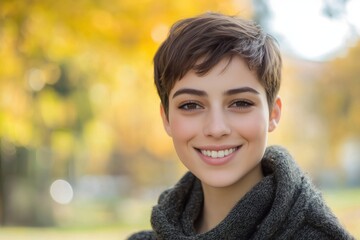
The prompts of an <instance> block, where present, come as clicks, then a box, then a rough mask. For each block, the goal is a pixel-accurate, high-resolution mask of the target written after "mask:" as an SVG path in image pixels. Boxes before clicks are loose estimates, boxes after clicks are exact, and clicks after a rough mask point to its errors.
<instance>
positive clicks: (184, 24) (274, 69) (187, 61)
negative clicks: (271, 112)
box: [154, 13, 282, 116]
mask: <svg viewBox="0 0 360 240" xmlns="http://www.w3.org/2000/svg"><path fill="white" fill-rule="evenodd" d="M233 56H240V57H242V58H243V59H244V60H245V61H246V62H247V64H248V66H249V69H250V70H252V71H255V72H256V74H257V77H258V79H259V82H260V84H261V85H262V86H263V87H264V89H265V91H266V96H267V102H268V105H269V109H271V108H272V106H273V104H274V101H275V98H276V96H277V94H278V91H279V88H280V82H281V65H282V62H281V56H280V51H279V48H278V45H277V42H276V40H275V39H274V38H273V37H272V36H270V35H269V34H266V33H265V32H264V31H263V30H262V28H261V27H260V26H259V25H257V24H256V23H255V22H253V21H249V20H244V19H241V18H238V17H235V16H227V15H223V14H218V13H205V14H202V15H199V16H196V17H193V18H187V19H183V20H180V21H178V22H176V23H175V24H174V25H173V26H172V27H171V29H170V33H169V35H168V37H167V39H166V40H165V41H164V42H163V43H162V44H161V46H160V47H159V49H158V51H157V52H156V54H155V57H154V80H155V85H156V88H157V91H158V94H159V96H160V100H161V103H162V105H163V107H164V110H165V113H166V115H167V116H168V113H169V94H170V91H171V89H172V88H173V87H174V85H175V83H176V81H179V80H181V79H182V78H183V77H184V75H185V74H186V73H187V72H188V71H190V70H194V71H195V73H196V74H198V75H199V76H202V75H205V74H206V73H208V72H209V71H210V70H211V69H212V68H213V67H214V66H215V65H216V64H217V63H219V62H220V61H221V60H222V59H223V58H224V57H229V61H231V59H232V57H233Z"/></svg>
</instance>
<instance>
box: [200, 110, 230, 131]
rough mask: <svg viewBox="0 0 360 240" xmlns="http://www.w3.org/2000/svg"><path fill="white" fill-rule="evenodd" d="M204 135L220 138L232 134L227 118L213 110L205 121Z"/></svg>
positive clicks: (219, 111) (222, 113)
mask: <svg viewBox="0 0 360 240" xmlns="http://www.w3.org/2000/svg"><path fill="white" fill-rule="evenodd" d="M203 131H204V134H205V136H211V137H214V138H220V137H223V136H225V135H228V134H230V133H231V127H230V125H229V122H228V119H227V116H226V115H225V113H224V112H223V111H222V110H221V109H219V110H212V111H209V113H208V114H207V115H206V119H205V120H204V130H203Z"/></svg>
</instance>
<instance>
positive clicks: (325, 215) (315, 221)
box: [302, 200, 355, 240]
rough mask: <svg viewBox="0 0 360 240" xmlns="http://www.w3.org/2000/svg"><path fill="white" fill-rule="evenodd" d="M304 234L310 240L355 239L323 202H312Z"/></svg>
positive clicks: (307, 214) (307, 213)
mask: <svg viewBox="0 0 360 240" xmlns="http://www.w3.org/2000/svg"><path fill="white" fill-rule="evenodd" d="M302 230H303V231H302V234H305V235H304V236H306V237H311V238H308V239H315V238H316V239H344V240H345V239H346V240H347V239H355V238H354V237H352V236H351V235H350V234H349V233H348V232H347V230H346V229H345V228H344V227H343V226H342V225H341V223H340V222H339V220H338V219H337V218H336V216H335V215H334V214H333V213H332V211H331V209H330V208H329V207H328V206H327V205H326V204H325V202H324V201H323V200H322V201H319V200H317V201H312V202H311V204H310V206H309V209H308V211H306V217H305V225H304V227H303V228H302Z"/></svg>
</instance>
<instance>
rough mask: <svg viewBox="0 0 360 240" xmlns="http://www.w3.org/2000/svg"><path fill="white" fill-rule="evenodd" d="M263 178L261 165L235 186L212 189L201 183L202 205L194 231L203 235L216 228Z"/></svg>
mask: <svg viewBox="0 0 360 240" xmlns="http://www.w3.org/2000/svg"><path fill="white" fill-rule="evenodd" d="M262 178H263V173H262V170H261V164H258V165H257V166H256V167H255V168H254V169H252V170H251V171H250V172H249V173H248V174H247V175H245V176H244V177H243V178H241V179H240V180H239V181H237V182H236V183H235V184H233V185H231V186H227V187H221V188H219V187H212V186H209V185H206V184H205V183H202V188H203V192H204V205H203V210H202V213H201V215H200V216H199V219H198V220H197V224H196V229H197V231H198V232H199V233H204V232H207V231H209V230H211V229H212V228H214V227H216V226H217V225H218V224H219V223H220V222H221V221H222V220H224V219H225V217H226V216H227V215H228V214H229V213H230V211H231V210H232V209H233V208H234V206H235V205H236V204H237V203H238V202H239V201H240V200H241V199H242V198H243V197H244V195H245V194H246V193H247V192H249V191H250V190H251V189H252V188H253V187H254V186H255V185H256V184H257V183H258V182H260V180H261V179H262Z"/></svg>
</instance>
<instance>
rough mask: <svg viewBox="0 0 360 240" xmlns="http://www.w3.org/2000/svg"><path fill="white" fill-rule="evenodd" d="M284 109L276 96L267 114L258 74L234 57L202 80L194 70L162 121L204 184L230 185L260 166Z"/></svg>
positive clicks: (176, 88) (172, 98) (172, 97)
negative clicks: (268, 136)
mask: <svg viewBox="0 0 360 240" xmlns="http://www.w3.org/2000/svg"><path fill="white" fill-rule="evenodd" d="M280 111H281V102H280V99H279V98H278V99H276V103H275V105H274V110H272V112H271V113H269V108H268V103H267V98H266V92H265V89H264V88H263V86H262V85H261V84H260V82H259V80H258V79H257V76H256V73H255V72H253V71H251V70H250V69H249V67H248V65H247V64H246V62H245V61H244V60H243V59H242V58H240V57H237V56H236V57H233V58H232V60H231V61H230V62H229V59H228V58H225V59H223V60H222V61H220V62H219V63H218V64H217V65H216V66H215V67H214V68H213V69H211V71H210V72H208V73H207V74H206V75H204V76H198V75H197V74H196V73H195V72H194V71H192V70H191V71H189V72H188V73H187V74H186V75H185V76H184V77H183V78H182V79H181V80H180V81H177V82H176V84H175V86H174V87H173V89H172V90H171V91H170V94H169V114H168V118H167V117H166V115H165V113H164V110H162V118H163V122H164V126H165V130H166V131H167V133H168V135H169V136H170V137H171V138H172V140H173V143H174V147H175V149H176V152H177V154H178V156H179V158H180V160H181V162H182V163H183V164H184V165H185V166H186V167H187V168H188V169H189V170H190V171H191V172H192V173H193V174H194V175H195V176H197V177H198V178H199V179H200V180H201V181H202V183H203V184H206V185H209V186H212V187H226V186H231V185H233V184H236V183H238V182H240V181H242V179H243V178H244V177H245V176H247V175H248V174H251V173H252V170H253V169H254V168H256V167H259V164H260V161H261V159H262V157H263V154H264V151H265V148H266V144H267V134H268V132H270V131H272V130H274V129H275V127H276V123H277V122H278V120H279V118H280Z"/></svg>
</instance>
